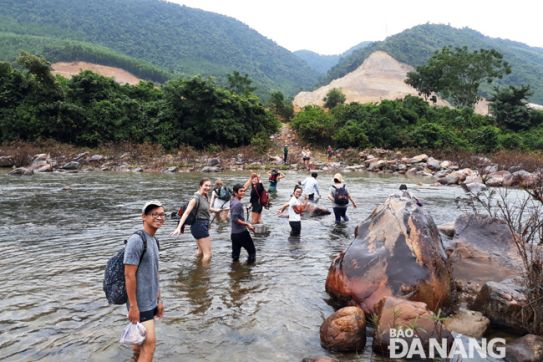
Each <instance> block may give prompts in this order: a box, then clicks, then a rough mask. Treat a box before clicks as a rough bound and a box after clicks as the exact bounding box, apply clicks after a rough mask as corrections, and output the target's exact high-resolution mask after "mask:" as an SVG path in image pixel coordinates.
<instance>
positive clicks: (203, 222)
mask: <svg viewBox="0 0 543 362" xmlns="http://www.w3.org/2000/svg"><path fill="white" fill-rule="evenodd" d="M190 233H191V234H192V236H194V238H195V239H196V240H198V239H203V238H207V237H209V220H207V219H196V221H195V222H194V224H192V225H191V227H190Z"/></svg>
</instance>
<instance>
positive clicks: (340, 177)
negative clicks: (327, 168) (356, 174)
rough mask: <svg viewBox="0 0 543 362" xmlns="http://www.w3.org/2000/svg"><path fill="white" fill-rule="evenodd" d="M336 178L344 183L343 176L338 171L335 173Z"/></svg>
mask: <svg viewBox="0 0 543 362" xmlns="http://www.w3.org/2000/svg"><path fill="white" fill-rule="evenodd" d="M334 180H338V181H339V183H340V184H342V183H343V176H341V174H340V173H336V174H335V175H334Z"/></svg>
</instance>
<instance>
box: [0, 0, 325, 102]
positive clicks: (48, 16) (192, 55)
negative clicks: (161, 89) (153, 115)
mask: <svg viewBox="0 0 543 362" xmlns="http://www.w3.org/2000/svg"><path fill="white" fill-rule="evenodd" d="M0 31H4V32H11V33H15V34H20V35H27V36H28V35H32V36H42V37H48V38H53V39H57V40H59V39H62V40H70V41H80V42H86V43H92V44H96V45H100V46H103V47H107V48H109V49H111V50H113V51H115V52H118V53H121V54H124V55H126V56H129V57H132V58H135V59H138V60H141V61H145V62H148V63H150V64H153V65H154V66H157V67H160V68H162V69H166V70H167V71H168V72H174V73H176V74H177V75H196V74H201V75H204V76H215V77H217V78H218V79H220V80H222V81H226V78H227V75H228V74H230V73H232V72H233V71H239V72H240V73H241V74H248V75H249V77H250V78H251V79H253V80H254V81H255V84H257V87H258V88H259V89H258V93H259V94H261V95H262V94H265V93H267V92H268V91H269V90H271V89H278V90H281V91H282V92H284V93H285V94H287V95H289V96H290V95H293V94H294V93H295V92H297V91H298V90H299V89H300V88H303V87H310V86H312V85H313V84H314V83H315V82H316V80H317V77H318V75H317V73H316V72H315V71H313V70H312V69H311V68H310V67H309V66H308V65H307V64H306V63H305V62H304V61H302V60H301V59H299V58H297V57H296V56H295V55H293V54H292V53H290V52H289V51H288V50H286V49H284V48H282V47H280V46H278V45H277V44H276V43H274V42H273V41H272V40H270V39H267V38H265V37H264V36H262V35H260V34H259V33H258V32H256V31H254V30H253V29H251V28H249V27H248V26H247V25H245V24H243V23H241V22H239V21H237V20H235V19H233V18H231V17H227V16H223V15H219V14H215V13H210V12H206V11H202V10H199V9H193V8H190V7H187V6H180V5H178V4H174V3H171V2H167V1H158V0H92V1H88V0H40V1H28V0H4V1H2V16H0ZM24 45H25V44H24V43H19V44H15V45H13V46H12V47H17V48H18V49H27V48H26V47H24ZM0 49H2V51H0V53H3V48H2V47H0ZM28 50H30V51H33V50H32V49H28ZM71 50H73V49H67V50H66V52H69V51H71ZM53 53H55V52H53ZM40 54H43V53H41V52H40ZM45 55H46V56H47V57H48V59H51V58H49V56H50V55H52V54H51V53H50V54H45ZM10 60H11V59H10ZM55 60H57V59H55ZM146 79H150V78H146Z"/></svg>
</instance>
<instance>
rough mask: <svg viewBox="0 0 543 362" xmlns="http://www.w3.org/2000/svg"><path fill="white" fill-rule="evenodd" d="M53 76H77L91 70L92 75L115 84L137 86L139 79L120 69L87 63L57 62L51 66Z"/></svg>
mask: <svg viewBox="0 0 543 362" xmlns="http://www.w3.org/2000/svg"><path fill="white" fill-rule="evenodd" d="M51 67H52V68H53V74H60V75H62V76H64V77H66V78H71V77H72V76H74V75H76V74H79V73H80V72H81V71H83V70H91V71H93V72H94V73H98V74H100V75H103V76H104V77H110V78H113V79H114V80H115V81H116V82H117V83H121V84H126V83H128V84H131V85H134V84H138V83H139V81H140V79H139V78H138V77H136V76H135V75H133V74H131V73H129V72H127V71H126V70H123V69H121V68H115V67H109V66H107V65H100V64H93V63H87V62H69V63H67V62H58V63H54V64H51Z"/></svg>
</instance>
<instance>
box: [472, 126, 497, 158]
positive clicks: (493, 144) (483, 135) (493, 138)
mask: <svg viewBox="0 0 543 362" xmlns="http://www.w3.org/2000/svg"><path fill="white" fill-rule="evenodd" d="M500 136H501V131H500V129H499V128H497V127H494V126H490V125H488V126H483V127H480V128H476V129H470V130H468V131H467V132H466V138H467V140H468V141H469V142H470V144H472V145H473V149H474V150H475V151H476V152H483V153H490V152H495V151H497V150H498V149H499V148H500Z"/></svg>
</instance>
